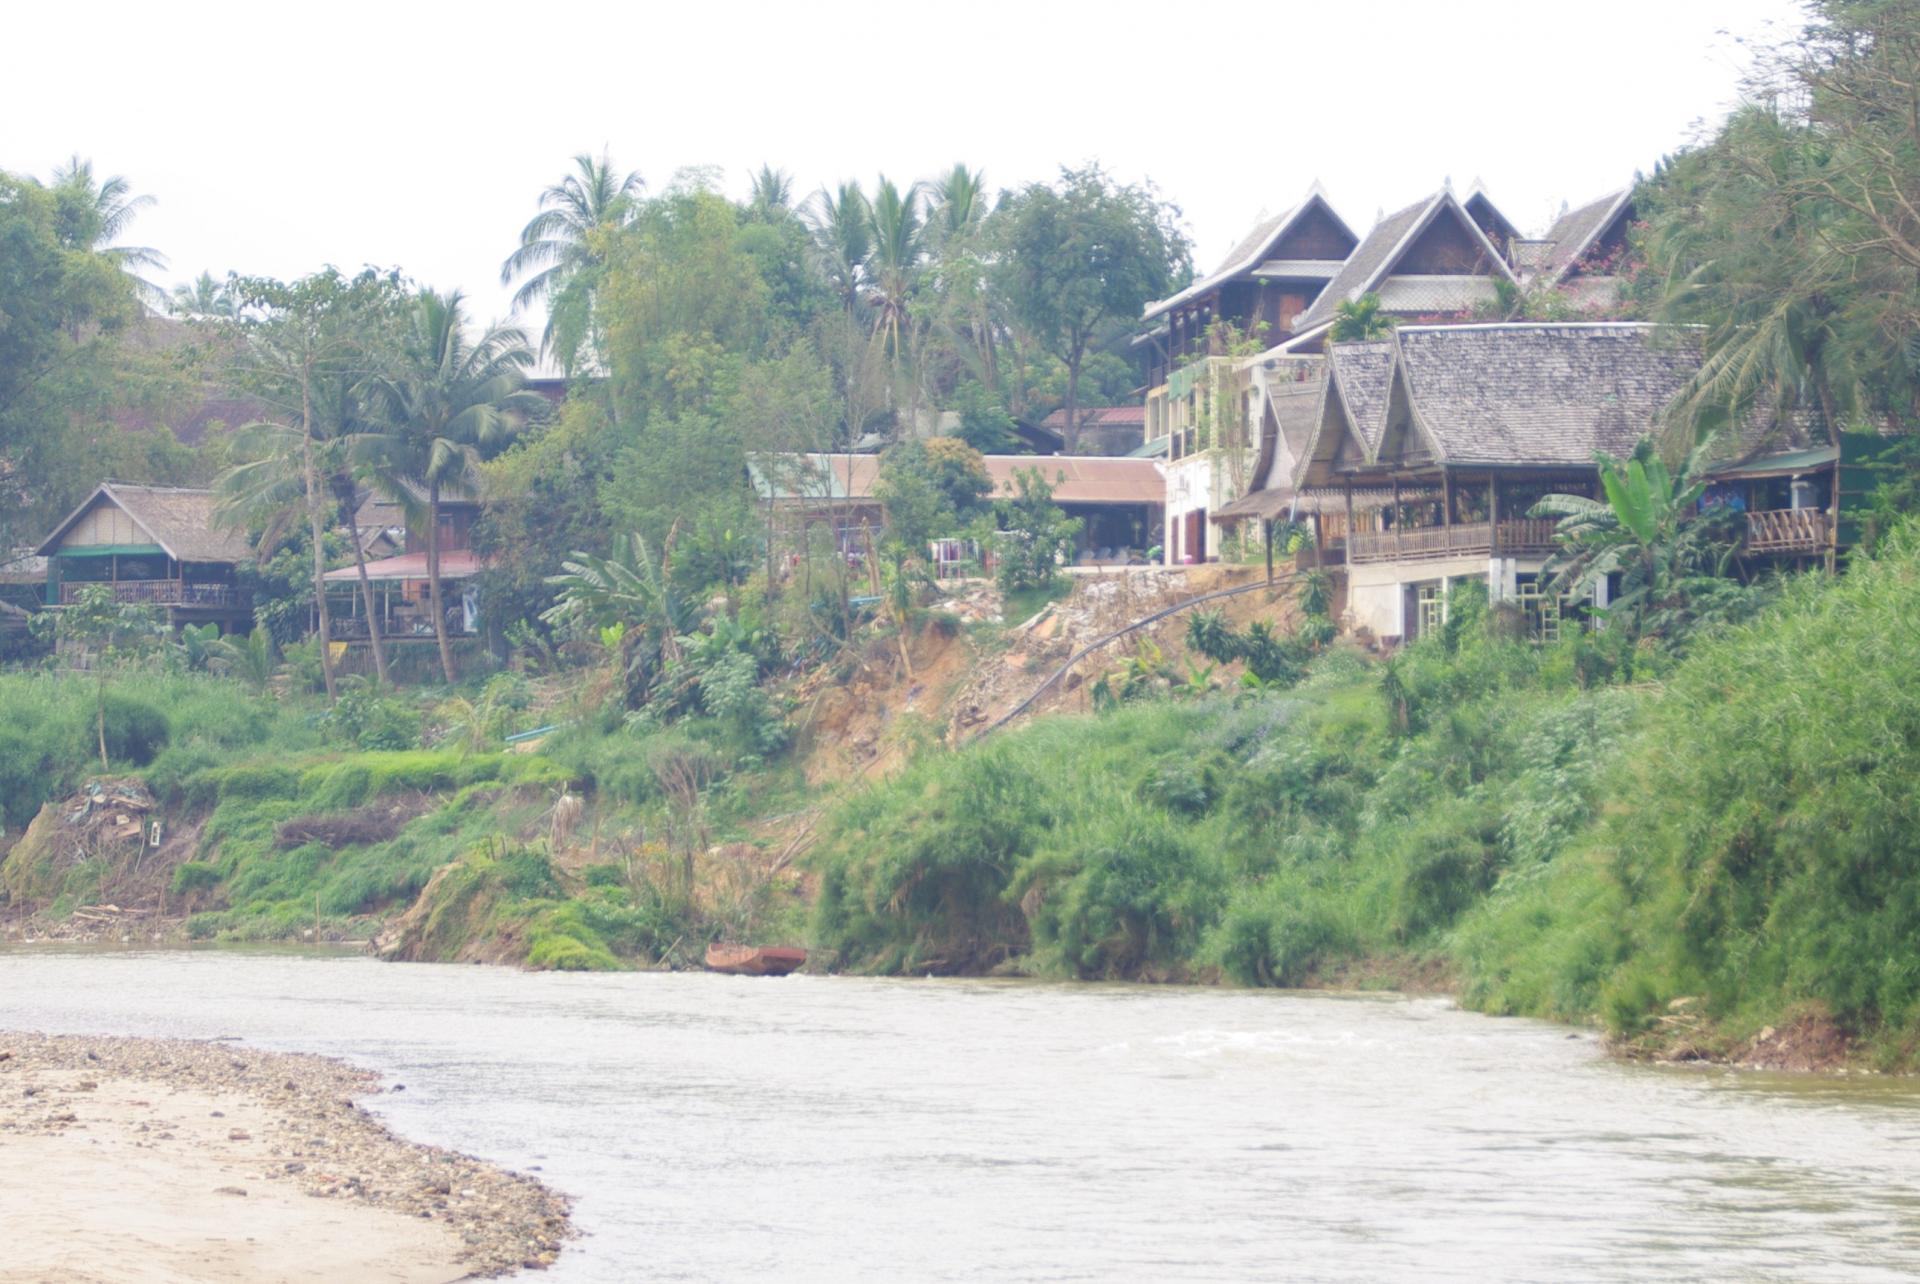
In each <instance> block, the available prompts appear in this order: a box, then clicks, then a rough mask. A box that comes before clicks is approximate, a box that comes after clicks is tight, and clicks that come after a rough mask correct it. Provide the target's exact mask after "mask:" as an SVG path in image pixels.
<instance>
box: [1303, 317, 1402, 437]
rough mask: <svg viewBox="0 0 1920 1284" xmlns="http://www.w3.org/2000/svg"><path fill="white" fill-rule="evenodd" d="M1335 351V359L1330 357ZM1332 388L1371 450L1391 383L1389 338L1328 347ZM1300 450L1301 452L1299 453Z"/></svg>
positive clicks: (1381, 426) (1384, 422)
mask: <svg viewBox="0 0 1920 1284" xmlns="http://www.w3.org/2000/svg"><path fill="white" fill-rule="evenodd" d="M1334 354H1338V358H1339V359H1338V360H1334V359H1333V357H1334ZM1328 360H1329V361H1330V362H1331V368H1332V371H1333V382H1334V387H1335V388H1336V389H1338V390H1339V393H1340V401H1341V404H1343V405H1344V406H1346V408H1347V416H1348V418H1349V419H1350V420H1351V421H1352V423H1353V425H1354V427H1355V428H1357V429H1359V431H1360V436H1361V440H1362V441H1363V442H1364V443H1365V444H1366V447H1367V449H1368V450H1369V451H1371V450H1372V449H1373V448H1374V447H1376V446H1378V445H1379V444H1380V438H1381V437H1382V436H1383V435H1384V434H1385V432H1386V430H1387V393H1388V390H1389V389H1390V388H1391V386H1392V384H1393V341H1392V340H1391V339H1369V340H1366V341H1365V342H1361V343H1339V344H1334V345H1332V346H1331V347H1330V348H1329V349H1328ZM1303 453H1304V452H1303Z"/></svg>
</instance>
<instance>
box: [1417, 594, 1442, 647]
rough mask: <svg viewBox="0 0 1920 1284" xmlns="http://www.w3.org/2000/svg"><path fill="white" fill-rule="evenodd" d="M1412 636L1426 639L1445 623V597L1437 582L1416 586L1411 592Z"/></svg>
mask: <svg viewBox="0 0 1920 1284" xmlns="http://www.w3.org/2000/svg"><path fill="white" fill-rule="evenodd" d="M1413 610H1414V617H1413V629H1414V632H1413V635H1414V636H1415V637H1417V638H1423V637H1426V636H1427V635H1428V634H1429V633H1435V632H1438V631H1439V629H1440V626H1441V625H1443V624H1445V623H1446V622H1447V595H1446V593H1445V591H1444V590H1443V589H1442V588H1441V587H1440V583H1439V581H1438V580H1434V581H1431V582H1429V583H1426V584H1416V585H1414V590H1413Z"/></svg>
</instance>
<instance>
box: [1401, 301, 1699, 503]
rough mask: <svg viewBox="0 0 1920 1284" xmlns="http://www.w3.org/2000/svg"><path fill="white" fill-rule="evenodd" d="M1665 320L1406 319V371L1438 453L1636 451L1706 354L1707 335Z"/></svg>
mask: <svg viewBox="0 0 1920 1284" xmlns="http://www.w3.org/2000/svg"><path fill="white" fill-rule="evenodd" d="M1657 329H1659V327H1656V326H1653V325H1649V324H1646V323H1625V324H1620V323H1609V324H1551V323H1550V324H1540V323H1516V324H1498V325H1465V326H1459V325H1454V326H1402V327H1400V328H1399V329H1398V330H1397V331H1395V333H1394V346H1395V349H1396V356H1397V362H1396V367H1397V368H1396V374H1397V376H1398V378H1399V379H1400V380H1402V381H1403V385H1404V387H1405V389H1406V392H1407V397H1408V402H1409V405H1410V406H1411V408H1412V411H1413V417H1414V419H1415V421H1416V422H1417V423H1418V424H1419V426H1420V427H1421V428H1422V429H1423V430H1424V432H1425V435H1426V436H1427V438H1428V439H1429V440H1430V441H1431V442H1432V444H1433V449H1434V455H1435V457H1436V459H1437V460H1440V461H1443V462H1445V463H1448V464H1455V465H1458V464H1498V465H1520V466H1536V467H1540V466H1553V465H1559V464H1565V465H1568V466H1570V467H1578V468H1587V467H1591V466H1592V464H1593V455H1594V452H1595V451H1602V450H1603V451H1606V452H1607V453H1608V454H1611V455H1625V454H1627V453H1629V452H1631V451H1632V450H1633V447H1634V445H1635V443H1637V442H1638V441H1639V440H1640V438H1641V437H1643V436H1645V435H1646V434H1647V433H1649V432H1651V431H1653V429H1654V428H1655V426H1656V424H1657V423H1658V421H1659V419H1660V416H1661V415H1662V414H1663V413H1664V412H1665V411H1666V408H1667V406H1668V404H1669V403H1670V402H1672V400H1673V398H1674V396H1675V394H1677V393H1678V392H1679V391H1680V389H1681V387H1682V386H1683V385H1685V383H1686V381H1687V379H1688V377H1689V376H1691V375H1692V374H1693V372H1694V370H1695V368H1696V367H1697V366H1698V364H1699V353H1698V350H1697V348H1696V347H1695V345H1693V344H1692V343H1689V342H1686V341H1685V340H1684V338H1683V336H1682V335H1680V334H1679V333H1677V332H1672V331H1669V332H1668V334H1667V335H1666V336H1664V338H1663V339H1662V341H1659V342H1656V341H1655V339H1654V335H1655V332H1656V330H1657ZM1378 455H1379V447H1378V446H1376V447H1375V460H1374V461H1375V462H1380V460H1379V457H1378Z"/></svg>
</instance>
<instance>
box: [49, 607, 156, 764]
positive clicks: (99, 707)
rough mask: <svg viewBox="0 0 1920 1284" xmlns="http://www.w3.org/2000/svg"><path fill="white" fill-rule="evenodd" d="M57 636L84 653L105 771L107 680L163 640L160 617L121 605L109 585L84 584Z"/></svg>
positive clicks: (62, 619) (151, 609)
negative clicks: (90, 669)
mask: <svg viewBox="0 0 1920 1284" xmlns="http://www.w3.org/2000/svg"><path fill="white" fill-rule="evenodd" d="M57 628H58V629H59V631H60V634H61V636H62V637H63V638H64V639H66V640H67V641H68V642H69V643H71V644H72V645H74V646H75V647H77V648H79V649H80V650H82V651H84V652H85V653H86V655H87V659H88V664H89V666H90V667H91V668H92V669H93V674H94V684H93V695H94V729H95V730H96V732H97V733H98V735H99V740H100V769H101V770H102V771H105V770H107V769H108V768H109V767H110V766H111V764H110V763H109V762H108V761H107V678H108V677H109V675H110V674H112V673H113V671H114V670H116V669H119V668H123V667H125V666H127V665H130V664H134V663H137V662H139V661H141V660H143V659H146V658H147V657H149V656H151V655H152V654H153V653H154V652H155V651H157V650H158V649H159V648H160V645H161V643H162V642H163V641H164V640H165V638H166V617H165V616H164V615H163V614H162V613H161V609H160V608H159V607H157V606H151V605H147V604H144V603H134V602H122V601H121V600H120V599H119V598H118V597H117V596H115V594H114V591H113V586H112V585H111V584H88V585H85V586H83V587H81V588H80V589H78V590H77V591H76V592H75V594H74V598H73V601H72V603H70V604H69V605H68V606H66V607H64V608H63V609H62V610H61V612H60V619H59V623H58V625H57Z"/></svg>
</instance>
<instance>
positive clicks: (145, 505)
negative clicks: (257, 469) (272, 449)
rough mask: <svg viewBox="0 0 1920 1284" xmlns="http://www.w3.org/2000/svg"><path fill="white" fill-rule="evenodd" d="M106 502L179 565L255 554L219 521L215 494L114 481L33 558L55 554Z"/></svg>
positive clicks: (99, 488)
mask: <svg viewBox="0 0 1920 1284" xmlns="http://www.w3.org/2000/svg"><path fill="white" fill-rule="evenodd" d="M103 498H104V499H105V500H106V501H107V502H109V503H111V504H113V505H114V506H115V507H117V508H119V509H120V511H121V512H123V513H125V514H126V515H127V516H128V517H130V518H132V519H133V523H134V525H136V526H138V527H139V528H140V529H141V530H143V531H145V532H146V533H147V535H148V536H149V537H150V538H151V539H152V540H153V542H154V543H155V544H157V545H159V546H160V548H161V549H162V550H163V551H165V553H166V555H167V556H168V557H171V558H172V559H173V560H174V561H176V562H244V561H246V560H247V558H248V557H249V556H251V554H252V549H251V547H250V546H249V545H248V544H247V538H246V534H245V533H244V532H242V531H238V530H235V529H233V528H231V527H227V526H224V525H221V524H220V523H219V522H218V520H217V519H216V518H215V516H214V509H215V501H214V494H213V492H212V491H210V490H191V489H187V488H184V487H177V486H136V485H133V484H131V483H128V482H113V481H110V482H101V483H100V485H99V486H97V487H96V488H95V489H94V492H93V494H91V495H89V496H87V498H86V499H85V500H84V501H83V502H82V503H81V505H80V506H79V507H78V508H76V509H74V510H73V511H72V512H71V513H69V514H67V518H66V520H65V521H63V522H61V523H60V524H59V525H58V526H56V527H54V528H53V533H52V534H50V535H48V536H47V538H46V539H45V540H43V541H42V542H41V544H40V547H39V548H37V549H35V550H34V552H35V553H37V554H39V555H40V556H42V557H48V556H52V555H53V554H55V553H57V552H58V551H59V544H60V540H61V538H62V537H63V536H64V535H66V533H67V532H68V531H69V530H71V529H72V528H73V525H74V523H76V522H78V521H79V520H80V519H81V518H82V517H84V516H85V515H86V514H87V512H88V511H89V510H90V509H92V508H93V506H94V505H95V504H96V503H98V502H99V501H100V500H101V499H103Z"/></svg>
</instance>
